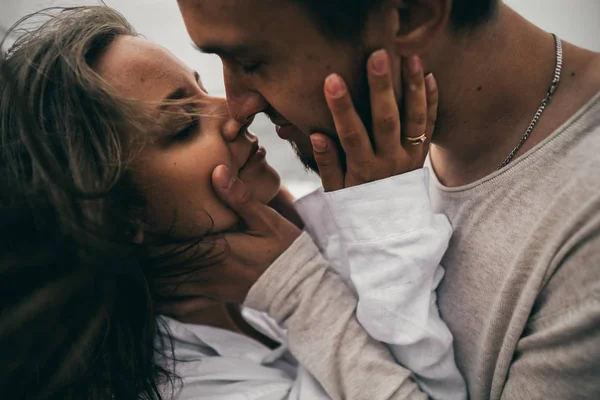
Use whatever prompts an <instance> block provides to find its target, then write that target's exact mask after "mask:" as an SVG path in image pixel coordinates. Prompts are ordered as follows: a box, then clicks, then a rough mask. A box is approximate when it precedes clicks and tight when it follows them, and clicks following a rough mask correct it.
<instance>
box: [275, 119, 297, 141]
mask: <svg viewBox="0 0 600 400" xmlns="http://www.w3.org/2000/svg"><path fill="white" fill-rule="evenodd" d="M275 131H276V132H277V135H278V136H279V137H280V138H282V139H285V140H291V139H292V137H293V135H294V132H296V127H294V125H292V124H290V123H287V124H285V125H276V126H275Z"/></svg>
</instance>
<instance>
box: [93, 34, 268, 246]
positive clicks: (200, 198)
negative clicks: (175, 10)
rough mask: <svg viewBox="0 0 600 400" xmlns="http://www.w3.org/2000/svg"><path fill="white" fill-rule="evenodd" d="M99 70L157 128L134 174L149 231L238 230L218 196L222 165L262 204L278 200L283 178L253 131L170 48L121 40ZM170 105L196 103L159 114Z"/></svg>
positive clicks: (190, 233) (137, 160)
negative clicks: (216, 175)
mask: <svg viewBox="0 0 600 400" xmlns="http://www.w3.org/2000/svg"><path fill="white" fill-rule="evenodd" d="M95 69H96V71H97V72H98V73H99V74H100V75H101V76H102V77H103V78H104V79H105V80H106V81H107V82H108V83H109V84H110V85H111V86H112V87H113V88H114V89H115V90H116V91H117V93H118V94H120V95H122V96H125V97H126V98H129V99H133V100H138V101H141V104H142V105H141V107H145V109H144V113H147V114H148V115H149V116H151V117H156V118H158V121H159V122H160V124H158V125H156V126H154V127H153V128H149V130H148V133H147V134H148V135H151V137H149V138H148V139H149V140H147V143H146V144H145V145H144V147H143V148H142V151H141V152H140V153H139V155H136V156H135V158H134V161H133V164H132V165H131V167H130V174H131V177H132V180H133V182H134V184H135V185H136V187H137V189H138V190H140V191H141V193H142V195H143V196H144V198H145V201H146V204H147V217H146V220H145V221H144V223H145V227H144V229H145V230H146V231H154V232H157V231H158V232H162V233H166V232H168V233H170V234H173V235H174V236H185V237H187V236H194V235H197V234H199V233H203V232H205V231H206V229H207V228H210V227H211V226H212V225H213V223H214V227H213V231H215V232H218V231H223V230H226V229H229V228H231V227H233V226H234V225H235V224H236V223H237V222H238V217H237V216H236V214H235V213H233V212H232V211H231V210H230V209H229V208H227V206H226V205H225V204H224V203H223V202H222V201H221V200H220V199H219V198H218V197H217V195H216V193H215V191H214V190H213V187H212V183H211V176H212V172H213V170H214V169H215V167H216V166H218V165H221V164H224V165H226V166H227V167H228V168H229V170H230V171H231V173H232V174H234V175H237V176H239V178H240V179H241V180H243V181H244V182H245V183H246V184H248V185H249V186H250V187H251V188H252V190H253V194H254V196H255V198H257V199H258V200H259V201H261V202H263V203H265V204H266V203H268V202H269V201H270V200H272V199H273V197H274V196H275V194H276V193H277V191H278V190H279V176H278V175H277V173H276V172H275V171H274V170H273V168H271V166H269V164H268V163H267V162H266V160H265V157H264V149H262V148H259V146H258V140H257V138H256V136H254V135H252V134H251V133H249V132H248V130H247V125H248V124H247V125H244V126H242V125H240V124H239V123H237V122H236V121H235V120H234V119H233V118H231V116H230V114H229V111H228V109H227V102H226V100H225V99H222V98H217V97H211V96H209V95H208V94H207V93H206V91H205V90H204V88H203V86H202V83H201V82H200V80H199V77H198V75H197V73H195V72H194V71H193V70H191V69H190V68H188V67H187V66H186V65H184V64H183V63H182V62H181V61H180V60H178V59H177V58H176V57H174V56H173V55H172V54H171V53H170V52H168V51H167V50H166V49H164V48H162V47H160V46H158V45H156V44H153V43H151V42H149V41H147V40H145V39H143V38H139V37H132V36H122V37H120V38H118V39H117V40H116V41H115V42H114V43H113V44H111V46H110V47H109V48H108V50H107V52H106V53H104V54H103V55H102V57H101V58H100V59H99V60H98V62H97V63H96V65H95ZM166 99H170V100H174V99H190V100H194V103H191V104H188V105H169V106H166V107H165V106H163V107H161V106H160V105H159V104H158V103H160V102H161V101H164V100H166ZM190 107H193V109H192V110H190ZM186 111H187V112H186ZM189 111H193V112H196V113H198V114H199V115H200V117H195V116H193V115H190V114H189ZM259 149H260V150H259ZM209 216H210V217H209ZM211 219H212V221H211Z"/></svg>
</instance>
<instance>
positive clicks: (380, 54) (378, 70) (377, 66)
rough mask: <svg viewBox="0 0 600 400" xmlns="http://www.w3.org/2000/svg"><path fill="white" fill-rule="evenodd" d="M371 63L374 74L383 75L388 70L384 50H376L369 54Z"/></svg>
mask: <svg viewBox="0 0 600 400" xmlns="http://www.w3.org/2000/svg"><path fill="white" fill-rule="evenodd" d="M371 65H372V66H373V72H374V73H375V74H376V75H383V74H385V73H387V72H388V56H387V52H386V51H385V50H383V49H382V50H377V51H376V52H375V53H373V55H371Z"/></svg>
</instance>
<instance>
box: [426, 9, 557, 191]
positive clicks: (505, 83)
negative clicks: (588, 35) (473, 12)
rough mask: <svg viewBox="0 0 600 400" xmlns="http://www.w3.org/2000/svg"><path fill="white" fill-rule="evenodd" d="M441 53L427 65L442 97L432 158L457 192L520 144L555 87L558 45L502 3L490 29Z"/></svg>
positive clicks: (445, 181) (442, 48)
mask: <svg viewBox="0 0 600 400" xmlns="http://www.w3.org/2000/svg"><path fill="white" fill-rule="evenodd" d="M439 50H440V51H437V52H436V51H432V52H431V53H432V54H436V58H435V59H425V65H426V66H428V65H435V66H437V67H435V68H432V72H433V73H434V75H435V76H436V78H437V81H438V82H439V87H440V96H441V97H440V114H439V118H438V121H439V124H438V129H436V133H435V135H434V138H433V145H432V148H431V160H432V165H433V167H434V169H435V171H436V174H437V175H438V178H439V179H440V181H441V182H442V183H443V184H445V185H447V186H459V185H464V184H467V183H470V182H473V181H475V180H477V179H480V178H482V177H484V176H486V175H488V174H490V173H491V172H493V171H494V170H495V169H496V168H497V167H498V166H499V165H500V164H501V163H502V162H503V161H504V159H505V158H506V157H507V156H508V154H509V153H510V152H511V151H512V150H513V148H514V147H515V146H516V144H517V143H518V142H519V140H520V139H521V137H522V135H523V134H524V132H525V130H526V129H527V127H528V125H529V123H530V122H531V119H532V118H533V115H534V114H535V112H536V110H537V108H538V107H539V106H540V103H541V101H542V99H543V98H544V96H545V95H546V93H547V91H548V88H549V86H550V84H551V82H552V79H553V75H554V69H555V58H556V50H555V42H554V39H553V37H552V36H551V35H550V34H548V33H546V32H544V31H542V30H540V29H539V28H537V27H535V26H534V25H532V24H531V23H529V22H528V21H526V20H525V19H524V18H522V17H521V16H519V15H518V14H517V13H516V12H514V11H512V10H511V9H510V8H508V7H507V6H505V5H503V4H502V5H501V6H500V8H499V10H498V14H497V16H496V19H495V20H494V21H491V22H489V23H488V24H487V26H486V27H484V28H481V30H480V31H479V32H475V33H472V34H470V35H465V36H464V37H462V38H458V39H457V38H449V39H448V41H447V43H443V44H440V49H439ZM549 134H550V132H547V133H546V136H547V135H549ZM538 136H539V135H538ZM538 136H536V137H535V138H534V137H533V136H532V137H531V138H530V139H528V143H527V145H528V146H524V148H523V149H522V150H526V149H527V148H530V145H531V144H534V143H535V142H536V141H537V142H539V140H538V139H540V137H538ZM542 140H543V138H542ZM521 153H522V152H519V154H521Z"/></svg>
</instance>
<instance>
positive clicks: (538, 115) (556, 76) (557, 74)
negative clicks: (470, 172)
mask: <svg viewBox="0 0 600 400" xmlns="http://www.w3.org/2000/svg"><path fill="white" fill-rule="evenodd" d="M552 36H553V37H554V41H555V43H556V68H555V69H554V79H553V80H552V84H551V85H550V88H549V89H548V93H547V94H546V97H544V100H542V104H541V105H540V108H538V110H537V112H536V113H535V116H534V117H533V119H532V120H531V123H530V124H529V127H528V128H527V130H526V131H525V134H524V135H523V137H522V138H521V140H520V141H519V144H517V145H516V146H515V148H514V149H513V151H511V152H510V154H509V155H508V157H506V159H505V160H504V162H503V163H502V165H500V166H499V167H498V170H501V169H502V168H504V167H506V166H507V165H508V163H510V162H511V161H512V159H513V157H514V156H515V154H517V152H518V151H519V150H520V149H521V147H523V144H525V141H526V140H527V138H528V137H529V135H531V132H533V129H534V128H535V126H536V125H537V123H538V121H539V120H540V118H541V117H542V114H543V113H544V110H545V109H546V107H547V106H548V104H550V100H552V96H553V95H554V92H555V91H556V88H557V87H558V84H559V82H560V75H561V72H562V66H563V48H562V41H561V40H560V38H559V37H558V36H556V35H554V34H553V35H552Z"/></svg>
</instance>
